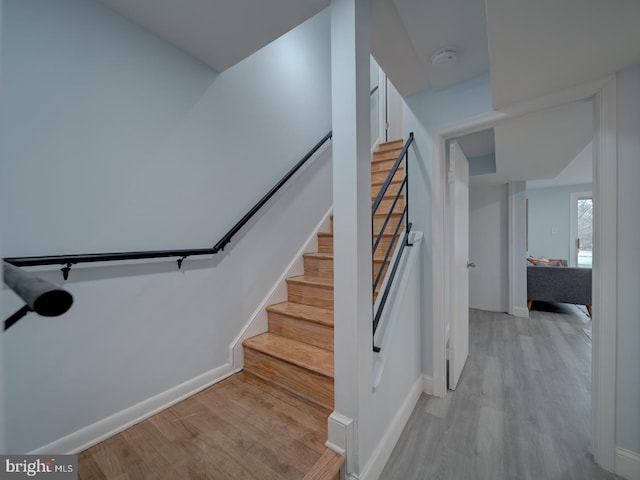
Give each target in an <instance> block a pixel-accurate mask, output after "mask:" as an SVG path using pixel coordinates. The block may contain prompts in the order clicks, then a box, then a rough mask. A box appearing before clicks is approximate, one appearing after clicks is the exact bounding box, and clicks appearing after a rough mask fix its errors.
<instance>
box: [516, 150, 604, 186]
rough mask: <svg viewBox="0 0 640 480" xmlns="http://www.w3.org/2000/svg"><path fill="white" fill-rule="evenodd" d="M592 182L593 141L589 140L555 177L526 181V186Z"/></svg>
mask: <svg viewBox="0 0 640 480" xmlns="http://www.w3.org/2000/svg"><path fill="white" fill-rule="evenodd" d="M591 182H593V142H589V143H588V144H587V145H586V146H585V147H584V148H583V149H582V151H581V152H580V153H579V154H578V156H577V157H576V158H574V159H573V161H572V162H571V163H570V164H569V165H567V166H566V167H565V169H564V170H562V171H561V172H560V173H559V174H558V176H557V177H555V178H550V179H548V180H531V181H527V188H528V189H529V188H549V187H561V186H564V185H577V184H579V183H591Z"/></svg>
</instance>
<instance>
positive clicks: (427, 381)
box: [422, 374, 433, 395]
mask: <svg viewBox="0 0 640 480" xmlns="http://www.w3.org/2000/svg"><path fill="white" fill-rule="evenodd" d="M422 391H423V392H424V393H426V394H427V395H433V377H432V376H431V375H424V374H423V375H422Z"/></svg>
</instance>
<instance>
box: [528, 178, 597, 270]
mask: <svg viewBox="0 0 640 480" xmlns="http://www.w3.org/2000/svg"><path fill="white" fill-rule="evenodd" d="M591 189H592V184H591V183H583V184H578V185H568V186H563V187H550V188H536V189H527V198H528V199H529V250H528V253H529V255H533V256H534V257H536V258H539V257H542V256H544V257H547V258H563V259H566V260H567V261H568V260H569V247H570V233H571V218H570V217H571V193H572V192H590V191H591Z"/></svg>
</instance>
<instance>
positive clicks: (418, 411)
mask: <svg viewBox="0 0 640 480" xmlns="http://www.w3.org/2000/svg"><path fill="white" fill-rule="evenodd" d="M537 307H539V308H540V310H535V308H536V305H534V310H532V311H531V312H530V318H528V319H525V318H517V317H512V316H509V315H506V314H499V313H492V312H484V311H480V310H471V313H470V322H469V323H470V324H469V336H470V346H469V347H470V350H469V359H468V360H467V364H466V366H465V368H464V370H463V372H462V377H461V380H460V383H459V385H458V388H457V389H456V391H455V392H449V394H448V395H447V396H446V397H445V398H443V399H439V398H435V397H429V396H427V395H422V396H421V397H420V399H419V400H418V404H417V405H416V408H415V410H414V411H413V413H412V415H411V418H410V419H409V422H408V423H407V426H406V428H405V430H404V432H403V433H402V436H401V437H400V440H399V442H398V444H397V445H396V447H395V449H394V451H393V453H392V454H391V457H390V459H389V461H388V462H387V465H386V467H385V469H384V472H383V473H382V476H381V477H380V478H381V479H383V480H395V479H398V480H400V479H401V480H411V479H421V480H422V479H434V480H444V479H456V480H458V479H478V480H482V479H491V480H495V479H523V480H524V479H531V480H541V479H545V480H551V479H563V480H564V479H576V480H578V479H579V480H583V479H596V480H600V479H602V480H604V479H615V478H618V477H616V476H615V475H613V474H610V473H608V472H606V471H604V470H602V469H601V468H599V467H597V466H596V465H595V464H594V463H593V462H592V460H591V455H590V454H589V445H590V435H591V430H590V429H591V405H590V404H591V340H590V339H589V338H588V337H587V336H586V335H585V333H584V332H583V331H582V329H583V328H588V327H589V326H590V325H591V322H590V320H589V318H588V317H587V315H586V312H584V313H583V312H582V311H580V310H579V309H578V308H576V307H574V306H567V305H561V304H543V305H537ZM545 310H546V311H545Z"/></svg>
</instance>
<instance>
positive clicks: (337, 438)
mask: <svg viewBox="0 0 640 480" xmlns="http://www.w3.org/2000/svg"><path fill="white" fill-rule="evenodd" d="M355 434H356V432H355V422H354V420H353V419H352V418H349V417H347V416H346V415H342V414H341V413H338V412H336V411H334V412H332V413H331V415H329V418H328V419H327V438H328V440H327V441H326V443H325V446H326V447H327V448H329V449H331V450H333V451H334V452H336V453H338V454H339V455H344V456H345V457H346V463H345V469H346V472H351V471H353V470H354V469H355V468H356V466H357V464H358V462H357V460H358V453H357V447H358V446H357V445H356V441H355Z"/></svg>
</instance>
